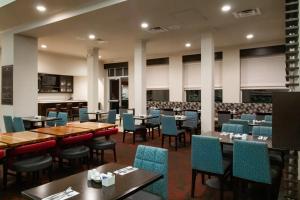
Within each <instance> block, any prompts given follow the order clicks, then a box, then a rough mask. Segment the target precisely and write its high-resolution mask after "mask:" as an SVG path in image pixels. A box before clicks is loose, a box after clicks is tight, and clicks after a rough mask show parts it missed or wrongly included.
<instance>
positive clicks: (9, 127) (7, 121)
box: [3, 115, 15, 133]
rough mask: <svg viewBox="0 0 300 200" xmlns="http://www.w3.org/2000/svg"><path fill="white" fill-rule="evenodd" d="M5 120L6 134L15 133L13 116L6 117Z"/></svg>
mask: <svg viewBox="0 0 300 200" xmlns="http://www.w3.org/2000/svg"><path fill="white" fill-rule="evenodd" d="M3 120H4V125H5V130H6V132H7V133H12V132H15V130H14V124H13V119H12V116H8V115H4V116H3Z"/></svg>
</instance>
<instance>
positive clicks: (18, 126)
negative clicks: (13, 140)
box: [14, 117, 25, 132]
mask: <svg viewBox="0 0 300 200" xmlns="http://www.w3.org/2000/svg"><path fill="white" fill-rule="evenodd" d="M14 130H15V132H22V131H25V127H24V123H23V119H22V118H21V117H14Z"/></svg>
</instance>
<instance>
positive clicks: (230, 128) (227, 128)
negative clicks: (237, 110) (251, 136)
mask: <svg viewBox="0 0 300 200" xmlns="http://www.w3.org/2000/svg"><path fill="white" fill-rule="evenodd" d="M222 132H227V133H244V126H243V125H241V124H223V125H222Z"/></svg>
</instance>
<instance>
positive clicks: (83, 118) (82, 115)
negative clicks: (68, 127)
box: [79, 108, 90, 122]
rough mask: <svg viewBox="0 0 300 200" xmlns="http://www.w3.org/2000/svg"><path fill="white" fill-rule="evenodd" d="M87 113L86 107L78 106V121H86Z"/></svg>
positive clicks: (87, 119) (87, 118)
mask: <svg viewBox="0 0 300 200" xmlns="http://www.w3.org/2000/svg"><path fill="white" fill-rule="evenodd" d="M89 120H90V119H89V115H88V114H87V108H79V121H80V122H88V121H89Z"/></svg>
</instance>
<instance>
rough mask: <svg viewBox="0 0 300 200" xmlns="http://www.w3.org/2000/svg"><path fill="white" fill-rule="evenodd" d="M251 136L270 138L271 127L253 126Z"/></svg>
mask: <svg viewBox="0 0 300 200" xmlns="http://www.w3.org/2000/svg"><path fill="white" fill-rule="evenodd" d="M252 134H253V135H255V136H267V137H272V127H269V126H254V127H253V129H252Z"/></svg>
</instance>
